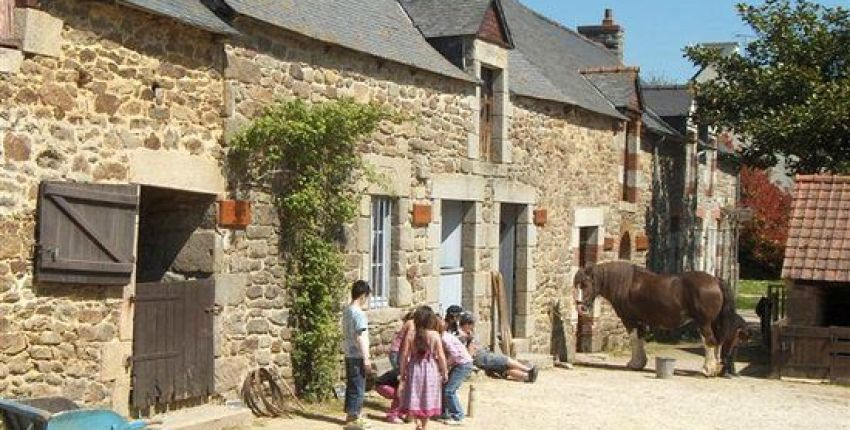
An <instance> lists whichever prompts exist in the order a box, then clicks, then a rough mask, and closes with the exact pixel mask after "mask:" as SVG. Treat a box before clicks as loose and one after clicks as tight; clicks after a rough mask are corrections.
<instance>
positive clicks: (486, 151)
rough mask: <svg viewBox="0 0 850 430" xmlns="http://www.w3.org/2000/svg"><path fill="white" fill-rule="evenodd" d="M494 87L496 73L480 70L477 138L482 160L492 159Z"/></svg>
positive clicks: (490, 70)
mask: <svg viewBox="0 0 850 430" xmlns="http://www.w3.org/2000/svg"><path fill="white" fill-rule="evenodd" d="M495 85H496V72H495V71H494V70H492V69H488V68H482V69H481V120H480V133H481V135H480V136H479V139H480V142H479V153H480V156H481V159H482V160H486V161H492V159H493V114H494V109H495V105H494V97H495V95H496V94H495V91H494V88H495Z"/></svg>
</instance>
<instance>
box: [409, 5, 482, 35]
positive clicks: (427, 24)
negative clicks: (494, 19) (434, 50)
mask: <svg viewBox="0 0 850 430" xmlns="http://www.w3.org/2000/svg"><path fill="white" fill-rule="evenodd" d="M399 3H401V5H402V6H403V7H404V9H405V10H406V11H407V13H408V15H410V16H411V17H412V18H413V21H414V23H415V24H416V27H417V28H418V29H419V31H421V32H422V35H423V36H425V37H427V38H429V39H430V38H432V37H447V36H471V35H475V34H478V30H479V29H480V28H481V22H482V21H483V20H484V14H485V13H486V12H487V9H488V8H490V5H491V4H492V3H493V0H399Z"/></svg>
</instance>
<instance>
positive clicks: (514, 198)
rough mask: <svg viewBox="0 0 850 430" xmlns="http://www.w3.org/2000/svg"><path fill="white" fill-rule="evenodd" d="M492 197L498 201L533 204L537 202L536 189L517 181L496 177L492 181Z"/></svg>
mask: <svg viewBox="0 0 850 430" xmlns="http://www.w3.org/2000/svg"><path fill="white" fill-rule="evenodd" d="M493 199H494V200H495V201H497V202H500V203H514V204H526V205H533V204H535V203H536V202H537V189H536V188H534V187H532V186H531V185H526V184H523V183H519V182H513V181H508V180H501V179H496V180H495V181H494V182H493Z"/></svg>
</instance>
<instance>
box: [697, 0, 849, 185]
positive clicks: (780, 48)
mask: <svg viewBox="0 0 850 430" xmlns="http://www.w3.org/2000/svg"><path fill="white" fill-rule="evenodd" d="M737 8H738V13H739V14H740V16H741V18H742V19H743V21H744V22H745V23H747V24H748V25H749V26H750V28H751V29H752V31H753V32H754V33H755V38H754V39H753V40H752V41H751V42H749V43H748V44H746V46H745V48H744V50H743V52H742V53H735V54H732V55H727V56H724V55H723V54H722V53H721V52H720V51H719V50H718V49H716V48H710V47H700V46H693V47H689V48H686V49H685V55H686V56H687V57H688V58H690V59H691V60H692V61H693V62H694V63H695V64H696V65H697V66H699V67H709V66H710V67H713V68H714V69H715V70H716V71H717V74H718V76H717V77H716V78H715V79H713V80H710V81H707V82H704V83H701V84H700V83H697V84H695V87H694V89H695V93H696V100H697V103H698V110H697V117H698V120H699V121H701V122H702V123H705V124H709V125H714V126H718V127H721V128H724V129H731V130H735V132H736V133H737V134H739V135H740V136H741V137H743V138H744V139H745V140H747V141H748V142H749V144H748V145H747V146H746V147H745V148H742V155H743V158H744V161H745V162H746V163H748V164H750V165H753V166H756V167H771V166H774V165H776V163H777V161H778V160H779V159H782V158H784V159H785V160H786V161H787V162H788V166H789V168H790V169H791V170H792V171H793V172H795V173H817V172H845V173H846V172H848V171H850V120H848V118H850V10H848V9H846V8H843V7H840V6H837V7H832V8H830V7H825V6H822V5H819V4H817V3H813V2H810V1H806V0H800V1H795V2H791V1H789V0H766V1H765V2H764V3H763V4H762V5H759V6H752V5H747V4H739V5H738V6H737Z"/></svg>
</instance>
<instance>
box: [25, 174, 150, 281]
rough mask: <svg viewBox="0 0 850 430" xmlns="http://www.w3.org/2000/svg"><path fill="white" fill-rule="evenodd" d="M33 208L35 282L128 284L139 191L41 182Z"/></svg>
mask: <svg viewBox="0 0 850 430" xmlns="http://www.w3.org/2000/svg"><path fill="white" fill-rule="evenodd" d="M38 204H39V209H38V253H37V257H36V270H35V276H36V280H37V281H39V282H50V283H66V284H68V283H70V284H89V285H126V284H128V283H130V279H131V275H132V273H133V266H134V257H133V255H134V247H135V244H136V242H135V237H136V216H137V212H138V208H139V187H138V186H136V185H107V184H77V183H69V182H44V183H42V184H41V187H40V189H39V203H38Z"/></svg>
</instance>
